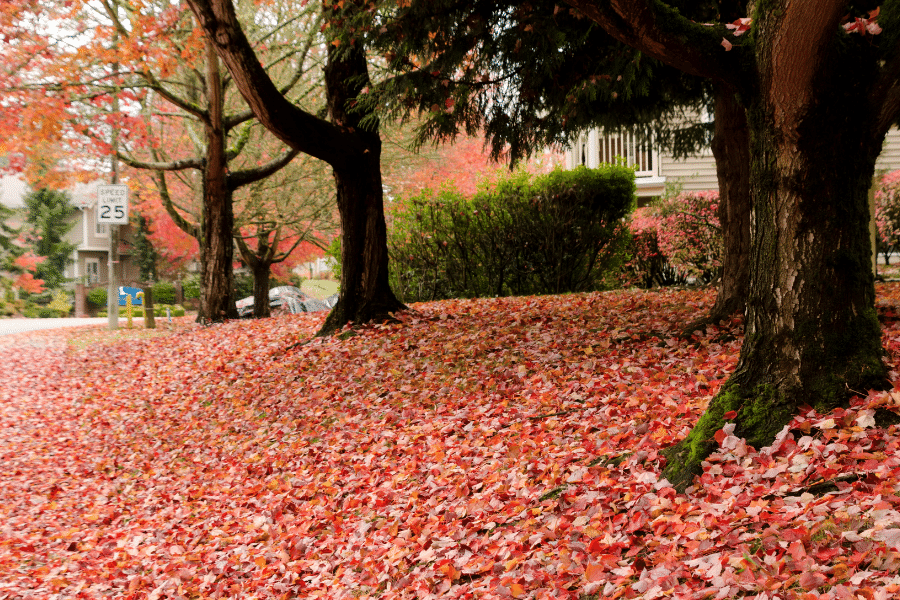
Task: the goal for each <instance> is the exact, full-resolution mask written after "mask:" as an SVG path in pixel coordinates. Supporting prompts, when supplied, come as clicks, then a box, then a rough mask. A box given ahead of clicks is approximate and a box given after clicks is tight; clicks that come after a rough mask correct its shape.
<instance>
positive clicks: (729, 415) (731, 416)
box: [722, 410, 737, 420]
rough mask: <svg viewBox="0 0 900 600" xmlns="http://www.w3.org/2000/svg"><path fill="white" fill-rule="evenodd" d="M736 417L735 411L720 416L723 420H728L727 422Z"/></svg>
mask: <svg viewBox="0 0 900 600" xmlns="http://www.w3.org/2000/svg"><path fill="white" fill-rule="evenodd" d="M736 416H737V411H736V410H729V411H728V412H727V413H725V414H724V415H722V417H723V418H725V419H728V420H731V419H733V418H735V417H736Z"/></svg>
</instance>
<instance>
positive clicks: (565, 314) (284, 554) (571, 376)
mask: <svg viewBox="0 0 900 600" xmlns="http://www.w3.org/2000/svg"><path fill="white" fill-rule="evenodd" d="M711 300H712V293H711V292H698V291H661V292H616V293H607V294H590V295H572V296H563V297H541V298H510V299H494V300H472V301H469V300H463V301H447V302H437V303H430V304H421V305H416V306H415V310H414V311H411V312H409V313H406V314H403V315H401V317H400V318H401V320H402V324H392V325H384V326H372V327H367V328H365V329H363V330H361V331H359V332H357V334H356V335H352V334H348V335H343V336H341V338H342V339H341V338H331V339H324V340H323V339H317V340H314V341H312V342H310V343H306V344H300V343H299V342H303V341H305V340H307V339H309V336H310V335H311V334H312V333H313V332H314V331H315V330H316V328H317V327H318V325H319V322H320V320H321V319H322V318H323V315H300V316H288V317H279V318H273V319H269V320H265V321H262V322H253V321H242V322H234V323H228V324H225V325H220V326H213V327H208V328H202V327H199V326H195V325H193V324H190V323H187V322H182V323H180V324H177V325H176V326H175V327H174V328H171V329H168V330H160V331H158V332H156V333H154V334H153V335H149V336H148V335H147V334H145V333H144V332H141V331H137V330H135V331H119V332H115V333H111V332H107V331H104V330H100V329H96V330H77V331H71V330H67V331H56V332H42V333H37V334H32V335H30V336H27V337H25V336H6V337H4V338H0V465H2V469H0V598H107V597H115V598H135V599H137V598H152V599H160V598H191V599H193V598H260V599H261V598H319V597H322V598H365V597H373V598H410V599H412V598H416V599H424V598H457V597H459V598H510V597H512V598H582V597H599V598H618V597H621V598H633V597H640V598H660V597H675V598H697V599H700V598H733V597H757V598H776V597H778V598H866V599H872V598H889V597H894V596H895V594H897V593H898V591H900V576H898V575H897V570H898V567H900V506H898V505H900V496H898V490H900V454H898V444H900V430H898V429H897V428H896V427H892V428H891V429H889V430H883V429H879V428H877V427H875V426H874V421H873V418H872V415H873V412H874V408H875V407H876V406H893V405H894V404H895V403H898V401H900V393H896V392H892V393H871V394H868V395H867V396H866V397H861V398H857V399H856V400H854V402H853V406H852V407H851V408H850V409H848V410H844V411H837V412H836V413H833V414H829V415H817V414H814V413H808V414H805V415H803V416H801V417H798V418H797V419H796V420H795V422H794V423H793V426H792V429H791V431H785V432H783V435H781V436H780V437H779V438H778V440H777V441H776V443H775V444H774V445H773V446H772V447H770V448H765V449H760V450H759V451H756V450H754V449H752V448H747V447H745V446H744V444H743V443H742V441H741V440H738V439H736V438H735V437H734V436H731V435H728V432H727V431H722V432H720V433H719V434H718V435H717V439H719V441H720V444H721V446H722V449H721V451H720V452H719V453H717V454H715V455H713V456H712V457H711V458H710V460H709V463H708V467H707V469H706V472H705V474H704V475H703V476H702V478H701V479H699V480H698V484H697V485H696V486H695V487H694V488H692V489H690V490H689V491H688V493H687V494H685V495H678V494H676V493H675V492H674V490H673V489H672V488H671V487H669V486H668V485H667V482H665V481H660V478H659V472H660V466H661V465H660V462H661V461H660V459H659V451H660V450H661V449H662V448H664V447H665V446H666V445H668V444H670V443H671V442H673V441H674V440H677V439H679V438H680V437H681V436H683V435H684V434H685V433H686V432H687V431H688V430H689V429H690V427H691V426H692V424H693V423H694V421H695V420H696V418H697V417H698V415H699V414H700V413H701V412H702V411H703V409H704V407H705V405H706V404H707V402H708V401H709V398H710V397H711V395H712V394H713V393H715V391H716V390H717V389H718V387H719V386H720V385H721V383H722V381H723V380H724V378H726V377H727V375H728V374H729V373H730V372H731V371H732V369H733V368H734V365H735V363H736V360H737V352H738V348H739V345H740V336H739V334H738V328H737V325H738V324H737V323H733V324H731V326H729V327H723V328H721V329H715V330H714V329H710V330H708V331H706V332H703V333H702V334H698V335H696V336H695V338H694V340H693V341H691V342H685V341H681V340H677V339H675V338H674V337H673V335H674V333H675V332H677V331H679V330H680V328H681V327H683V325H684V324H685V323H686V322H688V321H689V320H691V319H693V318H694V317H697V316H698V315H699V314H700V313H702V311H704V310H705V308H707V307H708V306H709V304H710V302H711ZM898 304H900V284H885V285H882V286H880V287H879V305H880V312H881V314H882V317H883V322H884V332H885V344H886V346H887V348H888V349H889V352H890V354H889V356H888V357H887V358H886V360H888V361H889V362H890V364H891V368H892V369H894V368H895V364H896V362H897V360H898V356H900V355H898V352H900V321H898V319H897V314H896V309H895V305H898ZM892 377H894V378H895V379H898V378H900V375H898V374H897V373H893V372H892Z"/></svg>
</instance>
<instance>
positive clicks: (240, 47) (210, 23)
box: [188, 0, 365, 165]
mask: <svg viewBox="0 0 900 600" xmlns="http://www.w3.org/2000/svg"><path fill="white" fill-rule="evenodd" d="M188 3H189V4H190V6H191V10H192V11H193V12H194V14H195V15H196V17H197V20H198V22H199V23H200V24H201V26H202V27H203V29H204V31H205V32H206V35H207V36H208V37H209V39H210V40H212V42H213V45H214V46H215V48H216V52H217V53H218V54H219V56H220V57H221V58H222V61H223V62H224V63H225V64H226V65H227V66H228V70H229V71H230V72H231V74H232V76H233V77H234V81H235V84H236V85H237V87H238V89H239V90H240V92H241V95H243V96H244V99H245V100H246V101H247V104H249V105H250V107H251V108H252V109H253V113H254V114H255V115H256V116H257V118H258V119H259V121H260V122H261V123H262V124H263V125H264V126H265V127H266V128H267V129H269V130H270V131H271V132H272V133H274V134H275V136H276V137H278V138H279V139H280V140H282V141H283V142H284V143H286V144H287V145H289V146H291V147H292V148H294V149H295V150H298V151H300V152H303V153H305V154H309V155H310V156H314V157H316V158H319V159H321V160H324V161H326V162H328V163H329V164H331V165H336V164H341V165H346V164H347V163H348V161H350V160H352V157H353V156H357V155H361V154H362V153H363V152H364V151H365V147H364V145H363V144H362V143H361V141H360V140H359V139H358V137H357V136H355V135H353V132H352V130H349V129H348V128H345V127H341V126H338V125H335V124H332V123H329V122H328V121H325V120H323V119H319V118H317V117H315V116H313V115H311V114H309V113H307V112H306V111H304V110H302V109H300V108H298V107H297V106H294V105H293V104H291V103H290V102H289V101H288V100H287V99H286V98H285V97H284V96H283V95H282V94H281V92H280V91H279V90H278V88H276V87H275V84H274V83H273V82H272V79H271V78H270V77H269V75H268V73H266V71H265V69H264V68H263V67H262V65H261V64H260V62H259V59H258V58H257V57H256V54H255V53H254V52H253V48H252V47H251V45H250V42H249V41H248V40H247V37H246V35H245V34H244V32H243V30H242V29H241V26H240V23H239V22H238V19H237V16H236V15H235V12H234V6H233V5H232V3H231V0H188Z"/></svg>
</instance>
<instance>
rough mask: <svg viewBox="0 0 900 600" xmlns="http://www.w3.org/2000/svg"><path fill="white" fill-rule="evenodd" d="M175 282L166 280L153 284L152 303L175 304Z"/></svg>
mask: <svg viewBox="0 0 900 600" xmlns="http://www.w3.org/2000/svg"><path fill="white" fill-rule="evenodd" d="M175 296H176V293H175V284H174V283H170V282H168V281H160V282H158V283H157V284H156V285H154V286H153V303H154V304H156V303H157V302H158V303H160V304H175Z"/></svg>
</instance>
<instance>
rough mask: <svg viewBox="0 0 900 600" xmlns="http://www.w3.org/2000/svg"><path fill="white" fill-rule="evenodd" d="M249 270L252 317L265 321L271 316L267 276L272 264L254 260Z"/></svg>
mask: <svg viewBox="0 0 900 600" xmlns="http://www.w3.org/2000/svg"><path fill="white" fill-rule="evenodd" d="M250 268H251V269H252V270H253V317H254V318H255V319H265V318H268V317H269V316H271V314H272V309H271V307H270V306H269V275H270V274H271V272H272V263H270V262H268V261H266V260H256V261H255V262H253V263H252V264H251V265H250Z"/></svg>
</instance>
